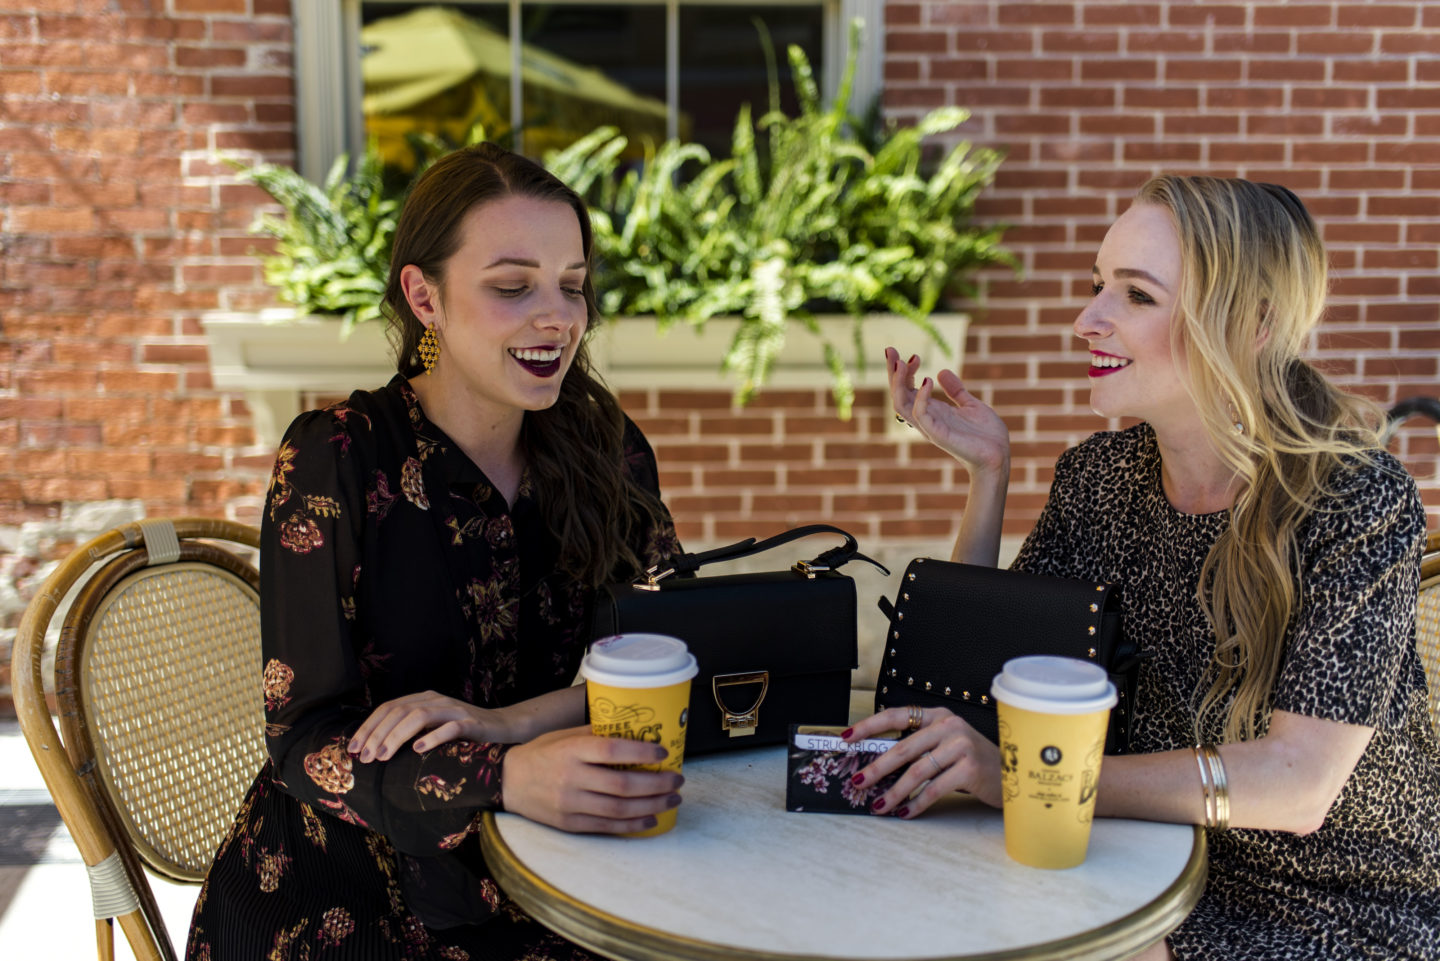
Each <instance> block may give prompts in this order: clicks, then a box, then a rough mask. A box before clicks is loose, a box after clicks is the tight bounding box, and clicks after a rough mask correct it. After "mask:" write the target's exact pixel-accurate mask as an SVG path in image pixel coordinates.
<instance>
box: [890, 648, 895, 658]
mask: <svg viewBox="0 0 1440 961" xmlns="http://www.w3.org/2000/svg"><path fill="white" fill-rule="evenodd" d="M890 656H891V657H894V656H895V648H893V647H892V648H890Z"/></svg>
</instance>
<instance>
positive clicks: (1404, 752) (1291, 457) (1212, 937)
mask: <svg viewBox="0 0 1440 961" xmlns="http://www.w3.org/2000/svg"><path fill="white" fill-rule="evenodd" d="M1326 283H1327V281H1326V263H1325V251H1324V247H1323V245H1322V244H1321V241H1320V236H1319V232H1318V230H1317V229H1316V226H1315V224H1314V222H1313V221H1312V220H1311V218H1310V216H1309V214H1308V213H1307V212H1306V210H1305V208H1304V206H1303V205H1302V204H1301V202H1300V201H1299V199H1298V198H1296V196H1295V195H1294V194H1293V193H1291V192H1290V191H1289V190H1286V189H1285V188H1283V187H1278V186H1274V185H1271V184H1258V183H1251V182H1248V181H1244V180H1223V179H1217V178H1210V177H1159V178H1156V179H1154V180H1152V181H1150V182H1149V183H1147V184H1146V185H1145V186H1144V187H1142V188H1141V190H1140V192H1139V194H1138V196H1137V197H1136V198H1135V202H1134V203H1133V204H1132V205H1131V206H1130V208H1129V209H1128V210H1127V211H1126V212H1125V213H1124V214H1122V215H1121V217H1120V218H1119V219H1118V220H1117V221H1116V222H1115V224H1114V226H1112V227H1111V228H1110V231H1109V232H1108V233H1107V234H1106V236H1105V239H1104V242H1103V243H1102V244H1101V247H1100V252H1099V255H1098V256H1097V258H1096V262H1095V266H1094V270H1093V276H1092V284H1093V299H1092V300H1091V301H1090V303H1089V304H1088V305H1087V306H1086V307H1085V308H1084V310H1082V311H1081V313H1080V315H1079V317H1077V318H1076V320H1075V333H1076V336H1078V337H1080V338H1082V339H1084V340H1085V342H1086V345H1087V348H1088V354H1089V376H1090V385H1091V386H1090V403H1091V406H1092V407H1093V408H1094V409H1095V411H1096V412H1097V413H1099V414H1101V415H1102V416H1105V417H1127V418H1135V419H1138V420H1139V421H1140V422H1139V423H1137V424H1135V425H1134V426H1131V427H1129V428H1127V429H1125V430H1119V431H1110V432H1102V433H1099V434H1096V435H1094V436H1092V437H1091V438H1090V439H1089V440H1087V441H1085V442H1084V443H1082V444H1080V445H1079V446H1078V447H1075V448H1072V449H1070V450H1068V451H1066V452H1065V453H1064V454H1063V455H1061V457H1060V460H1059V462H1058V463H1057V465H1056V468H1055V480H1054V483H1053V486H1052V488H1051V491H1050V497H1049V500H1048V502H1047V503H1046V506H1045V509H1044V511H1043V512H1042V514H1041V517H1040V519H1039V521H1038V522H1037V524H1036V526H1035V529H1034V530H1033V531H1032V532H1031V534H1030V535H1029V537H1028V538H1027V539H1026V541H1025V544H1024V546H1023V547H1022V548H1021V550H1020V554H1019V556H1018V558H1017V559H1016V561H1015V563H1014V565H1013V566H1014V567H1015V568H1017V569H1020V570H1026V571H1031V572H1035V573H1041V574H1049V575H1054V576H1061V577H1072V578H1084V579H1089V580H1093V581H1106V582H1110V583H1116V584H1118V585H1120V587H1121V592H1122V595H1121V596H1122V601H1123V617H1124V625H1125V631H1126V635H1127V637H1128V638H1130V639H1132V640H1134V641H1135V642H1137V643H1138V645H1139V647H1140V649H1141V651H1142V652H1144V653H1146V654H1148V655H1149V659H1148V660H1147V661H1146V662H1145V663H1144V664H1143V666H1142V668H1141V673H1140V679H1139V690H1138V700H1137V703H1136V704H1135V705H1134V706H1133V714H1132V723H1131V736H1132V747H1133V749H1134V751H1135V753H1134V754H1130V755H1125V756H1118V757H1109V758H1106V759H1105V762H1104V764H1103V766H1102V768H1101V774H1100V784H1099V789H1098V793H1097V794H1096V813H1097V814H1098V815H1101V816H1112V817H1131V818H1144V819H1149V820H1158V821H1173V822H1179V823H1196V824H1204V825H1205V826H1206V827H1207V828H1208V829H1209V830H1208V841H1209V853H1210V871H1209V880H1208V882H1207V886H1206V889H1205V893H1204V895H1203V896H1202V898H1201V900H1200V903H1199V904H1198V905H1197V906H1196V908H1195V910H1194V912H1193V913H1192V914H1191V915H1190V917H1189V918H1188V919H1187V920H1186V921H1185V922H1184V923H1183V924H1182V925H1181V926H1180V927H1179V928H1178V929H1177V930H1176V931H1175V932H1174V933H1173V934H1171V936H1170V937H1169V938H1168V939H1167V941H1166V942H1165V943H1162V944H1159V945H1156V946H1155V947H1154V948H1153V949H1152V950H1150V951H1149V952H1147V953H1146V954H1145V955H1144V957H1145V958H1147V959H1148V958H1154V959H1163V958H1172V957H1173V958H1182V959H1189V958H1206V959H1208V958H1215V959H1219V958H1225V959H1232V958H1286V959H1307V958H1313V959H1327V961H1328V959H1336V958H1360V957H1368V958H1381V957H1384V958H1414V959H1420V958H1434V957H1436V956H1437V955H1440V746H1437V743H1436V738H1435V733H1434V731H1433V730H1432V728H1431V726H1430V722H1429V718H1428V716H1427V709H1426V686H1425V675H1424V671H1423V668H1422V666H1421V663H1420V660H1419V657H1418V655H1417V653H1416V648H1415V605H1416V591H1417V586H1418V583H1419V561H1420V554H1421V549H1422V546H1423V542H1424V539H1425V512H1424V509H1423V507H1422V505H1421V503H1420V498H1419V494H1418V492H1417V490H1416V487H1415V483H1414V481H1413V480H1412V479H1411V478H1410V477H1409V475H1408V474H1406V472H1405V470H1404V469H1403V468H1402V467H1401V466H1400V464H1399V462H1398V461H1396V460H1395V459H1394V458H1393V457H1391V456H1390V455H1389V454H1387V453H1386V452H1385V451H1384V450H1382V449H1381V447H1380V444H1379V440H1378V433H1377V430H1378V428H1379V426H1380V425H1381V424H1382V423H1383V415H1382V413H1381V412H1380V411H1379V410H1378V408H1376V407H1375V406H1374V405H1373V404H1370V403H1369V402H1368V401H1364V400H1361V399H1358V398H1354V397H1351V396H1348V395H1346V394H1345V393H1343V392H1341V391H1340V390H1338V389H1337V388H1336V387H1334V386H1333V385H1332V384H1330V383H1329V381H1327V380H1326V378H1325V377H1324V376H1323V375H1321V374H1320V373H1319V372H1318V371H1317V370H1315V369H1314V368H1313V367H1311V366H1310V365H1309V364H1307V363H1306V362H1305V361H1304V360H1302V359H1301V357H1300V352H1301V351H1302V350H1303V349H1304V348H1305V347H1306V345H1307V343H1308V341H1309V338H1310V336H1311V333H1312V331H1313V330H1314V328H1315V326H1316V324H1317V323H1318V322H1319V320H1320V316H1321V313H1322V310H1323V307H1324V301H1325V296H1326ZM887 359H888V362H889V374H890V385H891V391H892V397H893V401H894V405H895V409H896V411H897V413H898V414H899V415H900V416H901V417H902V418H903V419H905V420H906V421H908V422H909V423H910V424H912V425H914V426H915V427H916V428H918V429H919V430H920V431H922V432H923V433H924V434H925V435H926V436H927V437H928V438H929V439H930V440H931V441H932V442H934V443H935V444H936V445H937V446H939V447H940V448H942V449H943V450H945V451H947V452H949V453H950V454H952V455H953V456H954V457H956V458H957V459H958V460H960V461H961V462H962V463H963V464H964V465H965V466H966V468H967V470H968V471H969V474H970V481H971V486H970V494H969V503H968V506H967V510H966V512H965V515H964V517H963V518H962V520H961V525H960V533H959V536H958V538H957V541H956V546H955V555H954V559H955V560H958V561H964V562H968V563H973V564H985V565H990V566H994V565H995V563H996V562H997V558H998V554H999V543H1000V529H1001V528H1000V517H1001V514H1002V512H1003V509H1004V503H1005V490H1006V484H1007V480H1008V473H1009V438H1008V433H1007V431H1006V428H1005V425H1004V424H1003V423H1002V422H1001V420H1000V418H999V417H998V416H997V415H996V414H995V412H994V411H993V410H991V409H990V408H989V407H987V406H985V405H984V404H983V403H981V402H980V401H979V400H977V399H976V398H975V397H974V396H973V395H972V394H970V393H969V392H968V391H966V390H965V388H964V386H963V385H962V384H961V382H960V380H959V378H958V377H956V376H955V375H954V374H953V373H951V372H949V371H944V372H941V373H940V375H939V377H938V386H939V388H940V389H941V390H942V391H943V392H944V394H945V396H946V398H948V400H949V402H948V403H947V402H944V401H940V400H937V399H936V398H934V397H933V396H932V391H933V389H934V388H933V386H932V384H931V382H930V380H929V379H928V378H927V379H926V380H925V381H923V382H922V383H921V384H920V385H919V389H918V390H917V389H916V387H915V382H914V378H915V375H916V373H917V367H918V363H917V361H916V360H915V358H911V359H910V361H909V362H905V361H902V360H901V359H900V358H899V356H898V355H896V354H895V352H894V351H893V350H892V351H888V352H887ZM906 710H907V709H906V708H904V707H900V708H892V709H890V710H888V711H886V712H883V713H881V714H878V715H875V716H874V717H872V718H868V719H866V720H865V721H863V722H861V723H859V724H857V725H856V726H855V727H854V729H853V733H851V734H850V737H852V738H860V737H866V736H870V735H872V734H875V733H876V732H878V731H882V730H886V729H895V728H900V727H904V726H905V724H906V718H907V714H906ZM922 720H923V723H922V726H921V727H920V728H919V729H918V730H917V731H915V733H914V734H913V735H912V736H910V737H908V738H906V739H904V740H903V741H902V742H901V743H900V745H899V746H897V747H896V748H895V749H894V750H892V751H890V752H889V753H888V754H885V755H883V756H882V758H881V759H880V760H877V761H876V762H875V763H874V764H872V765H871V767H870V768H869V769H867V770H865V771H862V772H860V774H861V783H870V781H871V780H872V779H874V778H878V777H883V776H884V775H886V774H888V773H890V772H891V771H894V770H897V769H903V773H902V775H901V777H900V778H899V781H898V782H897V783H896V784H895V786H894V787H893V788H892V789H891V790H890V791H888V792H887V793H886V794H885V795H884V796H882V797H881V798H880V799H879V800H878V801H877V802H876V807H877V809H879V810H884V811H891V812H893V813H895V814H897V815H899V816H901V817H913V816H915V815H917V814H919V813H920V812H921V811H923V810H924V809H925V808H926V807H928V806H929V805H931V804H933V803H934V801H935V800H936V799H937V798H939V797H940V796H942V795H944V794H947V793H949V792H952V791H955V790H958V789H963V790H968V791H970V792H972V793H974V794H975V795H977V796H978V797H980V798H981V799H983V800H985V801H987V802H988V803H990V804H993V805H995V806H999V805H1000V803H1001V795H1000V783H1001V781H1000V778H1001V775H1000V761H999V757H998V751H997V749H996V747H995V745H993V744H991V743H990V742H989V741H986V740H985V739H984V738H982V737H980V736H979V735H977V734H976V733H975V732H974V730H973V729H971V728H970V727H969V726H968V725H966V724H965V723H964V722H963V721H961V720H960V719H958V718H956V717H954V716H953V715H950V714H949V713H948V712H946V711H944V710H943V709H942V710H937V709H933V708H931V709H927V710H925V711H924V714H923V719H922ZM931 759H933V764H932V763H931ZM917 760H920V761H921V762H922V763H919V764H916V765H915V766H913V767H911V766H910V765H911V763H912V762H915V761H917ZM926 781H928V782H929V783H928V785H925V782H926ZM922 785H925V786H924V787H923V788H922ZM917 789H918V793H914V796H913V797H912V796H911V794H912V793H913V792H917Z"/></svg>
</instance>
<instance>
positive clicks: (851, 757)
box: [785, 724, 898, 814]
mask: <svg viewBox="0 0 1440 961" xmlns="http://www.w3.org/2000/svg"><path fill="white" fill-rule="evenodd" d="M844 730H845V729H844V728H843V727H832V726H827V725H818V724H816V725H811V724H792V725H790V746H789V757H788V759H787V762H786V765H785V770H786V777H785V810H787V811H819V812H822V813H827V814H871V813H874V812H872V811H871V810H870V802H871V801H873V800H875V799H876V798H877V797H879V796H880V795H881V794H884V793H885V792H886V791H888V790H889V789H890V786H891V785H892V784H894V783H895V779H896V777H898V774H891V775H890V776H888V777H885V778H882V779H881V780H880V782H879V783H878V784H871V785H866V786H865V787H856V786H855V785H854V784H852V783H851V782H850V779H851V778H852V777H854V776H855V772H857V771H859V770H860V769H861V768H863V767H864V766H865V765H867V764H869V763H870V762H871V761H873V760H875V759H876V758H877V757H879V756H880V755H881V754H884V753H885V752H886V751H888V750H890V749H891V748H892V747H894V746H895V744H896V742H897V739H896V738H891V737H872V738H866V739H865V740H863V741H856V742H855V743H854V744H846V743H845V742H844V741H843V740H841V739H840V734H841V732H842V731H844Z"/></svg>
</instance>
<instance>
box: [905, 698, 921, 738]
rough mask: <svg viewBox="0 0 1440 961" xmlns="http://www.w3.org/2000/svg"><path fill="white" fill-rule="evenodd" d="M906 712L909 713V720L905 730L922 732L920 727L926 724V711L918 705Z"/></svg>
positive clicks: (912, 706)
mask: <svg viewBox="0 0 1440 961" xmlns="http://www.w3.org/2000/svg"><path fill="white" fill-rule="evenodd" d="M905 710H906V711H907V712H908V720H907V721H906V724H905V730H907V731H918V730H920V725H922V724H924V723H925V709H924V708H923V707H921V706H920V705H918V704H911V705H910V706H909V707H907V708H906V709H905Z"/></svg>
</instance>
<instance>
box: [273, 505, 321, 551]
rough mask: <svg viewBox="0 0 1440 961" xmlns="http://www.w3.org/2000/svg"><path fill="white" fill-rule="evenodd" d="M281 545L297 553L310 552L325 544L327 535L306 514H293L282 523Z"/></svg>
mask: <svg viewBox="0 0 1440 961" xmlns="http://www.w3.org/2000/svg"><path fill="white" fill-rule="evenodd" d="M280 546H281V547H283V548H285V549H286V550H290V551H294V552H295V553H296V554H308V553H310V552H311V551H313V550H315V548H317V547H324V546H325V535H324V534H322V533H321V532H320V528H319V527H318V526H317V525H316V523H315V522H314V521H312V520H311V519H310V518H308V517H306V516H305V515H304V514H291V515H290V516H289V517H287V518H286V519H285V520H283V521H281V523H280Z"/></svg>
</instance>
